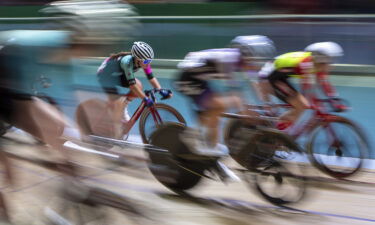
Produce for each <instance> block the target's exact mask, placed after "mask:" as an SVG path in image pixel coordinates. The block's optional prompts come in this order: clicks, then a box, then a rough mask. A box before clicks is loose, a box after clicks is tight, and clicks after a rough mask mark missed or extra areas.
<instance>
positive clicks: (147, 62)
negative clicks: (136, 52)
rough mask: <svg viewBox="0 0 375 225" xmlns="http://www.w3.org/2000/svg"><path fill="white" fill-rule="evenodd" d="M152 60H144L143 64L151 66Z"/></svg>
mask: <svg viewBox="0 0 375 225" xmlns="http://www.w3.org/2000/svg"><path fill="white" fill-rule="evenodd" d="M151 61H152V60H151V59H145V60H143V64H149V63H151Z"/></svg>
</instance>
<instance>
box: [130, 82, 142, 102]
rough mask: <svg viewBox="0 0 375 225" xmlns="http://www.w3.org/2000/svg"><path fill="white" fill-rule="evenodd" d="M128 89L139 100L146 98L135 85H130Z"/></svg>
mask: <svg viewBox="0 0 375 225" xmlns="http://www.w3.org/2000/svg"><path fill="white" fill-rule="evenodd" d="M129 89H130V90H131V91H132V92H133V93H135V94H136V95H137V96H138V97H139V98H141V99H144V98H145V97H146V95H145V93H144V92H143V90H142V89H141V88H140V87H139V86H138V85H136V84H132V85H130V86H129Z"/></svg>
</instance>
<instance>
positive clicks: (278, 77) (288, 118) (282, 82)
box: [268, 71, 309, 124]
mask: <svg viewBox="0 0 375 225" xmlns="http://www.w3.org/2000/svg"><path fill="white" fill-rule="evenodd" d="M288 75H289V73H288V72H279V71H275V72H273V73H272V74H271V75H270V76H269V78H268V80H269V83H270V84H271V86H272V88H273V90H274V93H275V95H276V97H278V98H279V99H280V100H282V101H284V102H286V103H289V104H290V105H291V106H292V107H293V108H292V109H291V110H288V111H287V112H285V113H283V114H282V115H281V116H280V117H279V118H280V120H281V121H284V122H286V123H288V124H291V123H293V122H294V121H296V120H297V119H298V118H299V116H300V115H301V114H302V113H303V112H304V110H305V109H307V108H308V106H309V104H308V101H307V100H306V98H305V97H304V96H303V95H302V94H301V93H299V92H298V91H297V90H296V89H295V88H294V87H293V86H292V85H291V84H290V83H289V81H288Z"/></svg>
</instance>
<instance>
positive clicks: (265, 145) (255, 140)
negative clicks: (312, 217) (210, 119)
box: [237, 129, 306, 205]
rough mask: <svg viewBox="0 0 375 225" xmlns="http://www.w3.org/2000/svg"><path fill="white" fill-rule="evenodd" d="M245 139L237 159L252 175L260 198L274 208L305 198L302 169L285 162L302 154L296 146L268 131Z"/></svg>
mask: <svg viewBox="0 0 375 225" xmlns="http://www.w3.org/2000/svg"><path fill="white" fill-rule="evenodd" d="M241 133H242V134H243V135H246V132H241ZM247 140H248V141H247V142H246V144H245V145H243V146H242V149H243V150H242V151H241V152H240V153H241V154H239V155H237V157H238V161H240V162H241V163H240V164H241V165H242V166H244V167H245V168H247V169H248V170H249V171H252V172H255V174H254V175H253V177H252V179H253V181H254V184H255V189H256V190H257V191H258V192H259V193H260V195H261V196H262V197H263V198H264V199H266V200H267V201H269V202H270V203H272V204H275V205H285V204H291V203H296V202H299V201H300V200H301V199H302V198H303V197H304V195H305V190H306V179H305V178H304V177H303V176H302V175H303V169H302V167H301V166H299V165H298V164H295V163H293V162H292V161H288V160H290V159H292V157H293V156H294V155H295V154H301V153H302V151H301V149H300V148H299V146H298V145H297V144H296V143H295V142H294V141H293V140H292V139H291V138H290V137H288V136H287V135H285V134H284V133H281V132H279V131H275V130H272V129H258V131H257V133H255V134H254V135H253V136H252V137H251V138H250V139H247Z"/></svg>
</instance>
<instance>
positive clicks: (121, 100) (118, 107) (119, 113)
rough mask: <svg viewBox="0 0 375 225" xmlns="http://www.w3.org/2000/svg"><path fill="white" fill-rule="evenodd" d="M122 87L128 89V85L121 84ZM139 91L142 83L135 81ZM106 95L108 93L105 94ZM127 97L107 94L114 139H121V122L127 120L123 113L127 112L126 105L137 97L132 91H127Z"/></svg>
mask: <svg viewBox="0 0 375 225" xmlns="http://www.w3.org/2000/svg"><path fill="white" fill-rule="evenodd" d="M122 85H123V86H124V87H129V84H127V83H124V82H122ZM135 85H137V86H138V87H139V88H140V89H141V90H142V88H143V86H142V83H141V82H140V81H139V80H138V79H136V84H135ZM107 93H108V92H107ZM126 95H127V97H125V96H121V95H119V94H118V93H117V92H116V93H110V94H108V102H109V106H110V107H109V109H110V111H111V114H112V118H113V122H114V132H115V137H114V138H117V139H118V138H122V136H123V135H124V134H123V126H122V122H123V121H124V120H126V119H128V118H125V114H124V112H125V111H126V112H127V109H126V108H127V106H128V104H129V103H130V102H131V101H132V100H133V99H135V98H137V95H136V94H135V93H133V92H132V91H129V92H128V93H127V94H126Z"/></svg>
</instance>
